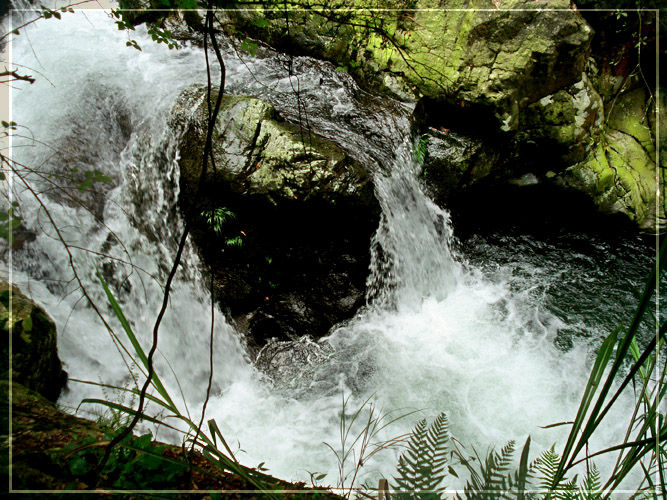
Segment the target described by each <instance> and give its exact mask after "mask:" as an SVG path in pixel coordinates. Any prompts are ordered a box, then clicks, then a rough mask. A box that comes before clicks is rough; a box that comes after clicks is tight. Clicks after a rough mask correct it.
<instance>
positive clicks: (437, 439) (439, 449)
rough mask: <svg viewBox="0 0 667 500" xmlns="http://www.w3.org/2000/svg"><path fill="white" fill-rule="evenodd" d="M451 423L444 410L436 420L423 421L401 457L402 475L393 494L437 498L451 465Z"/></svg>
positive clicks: (399, 472)
mask: <svg viewBox="0 0 667 500" xmlns="http://www.w3.org/2000/svg"><path fill="white" fill-rule="evenodd" d="M448 441H449V424H448V422H447V417H446V416H445V414H444V413H441V414H440V415H438V417H437V418H436V419H435V421H434V422H433V424H431V425H430V426H429V427H427V426H426V419H424V420H422V421H420V422H419V423H418V424H417V426H416V427H415V428H414V430H413V431H412V435H411V436H410V438H409V439H408V443H407V449H406V450H405V451H404V452H403V454H401V456H400V457H399V459H398V466H397V468H396V470H397V472H398V477H394V481H396V483H395V486H394V489H397V490H400V492H398V493H395V494H394V495H393V497H395V498H398V499H417V498H418V499H420V500H425V499H431V498H433V499H437V498H439V495H438V492H439V491H442V490H443V489H444V486H441V483H442V480H443V479H444V477H445V469H446V467H447V445H448Z"/></svg>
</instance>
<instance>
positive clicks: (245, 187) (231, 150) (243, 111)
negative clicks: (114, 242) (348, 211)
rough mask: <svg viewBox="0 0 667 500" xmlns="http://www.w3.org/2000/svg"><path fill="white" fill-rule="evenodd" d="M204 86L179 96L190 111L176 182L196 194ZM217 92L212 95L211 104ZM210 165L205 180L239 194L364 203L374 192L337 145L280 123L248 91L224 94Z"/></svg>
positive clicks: (272, 111)
mask: <svg viewBox="0 0 667 500" xmlns="http://www.w3.org/2000/svg"><path fill="white" fill-rule="evenodd" d="M205 93H206V92H205V88H204V87H194V88H191V89H189V90H187V91H186V92H184V93H183V94H182V96H181V98H180V99H179V102H178V104H177V110H176V117H177V118H176V119H177V120H182V119H183V118H184V117H183V115H182V114H181V111H182V110H187V109H193V108H194V109H195V110H196V111H195V114H194V117H193V119H192V121H190V122H189V123H190V124H189V126H188V129H187V132H186V134H185V136H184V140H183V145H182V147H181V161H180V165H181V187H182V189H184V190H185V195H186V197H189V196H191V195H193V194H194V193H195V192H196V188H197V185H198V183H199V174H200V172H201V165H202V161H201V154H197V153H200V152H201V151H203V145H204V142H205V130H206V126H205V124H206V120H205V117H206V113H207V110H206V104H205V98H204V97H205ZM215 98H216V94H215V93H214V94H213V96H212V100H213V101H214V100H215ZM213 141H214V146H213V155H214V159H215V170H213V168H210V170H209V172H208V175H207V177H206V182H207V183H210V182H224V183H225V184H227V185H228V186H229V187H230V188H231V190H232V191H234V192H235V193H238V194H242V195H244V196H253V197H261V198H264V199H265V200H267V201H269V202H270V203H271V204H273V205H276V204H277V203H278V202H279V201H282V202H285V201H289V200H304V201H309V200H316V199H317V200H321V201H325V202H326V203H331V204H343V203H349V202H352V203H355V204H362V205H364V204H365V205H367V204H369V203H370V202H371V199H372V197H373V188H372V183H371V182H370V179H369V176H368V174H367V173H366V171H365V170H364V169H363V168H362V167H361V166H360V165H359V164H358V163H356V162H355V161H353V160H351V159H350V158H349V157H348V156H346V155H345V154H344V153H343V152H342V151H341V149H340V148H338V147H337V146H336V145H334V144H332V143H331V142H328V141H326V140H324V139H322V138H320V137H319V136H317V135H316V134H313V133H309V132H308V131H307V130H303V129H301V128H299V127H298V126H296V125H292V124H289V123H287V122H283V121H280V120H279V119H278V118H277V117H276V112H275V109H274V108H273V106H271V105H270V104H268V103H266V102H264V101H261V100H259V99H255V98H253V97H248V96H224V97H223V100H222V106H221V109H220V115H219V117H218V120H217V121H216V124H215V132H214V135H213Z"/></svg>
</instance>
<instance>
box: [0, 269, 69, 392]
mask: <svg viewBox="0 0 667 500" xmlns="http://www.w3.org/2000/svg"><path fill="white" fill-rule="evenodd" d="M10 301H11V303H10ZM0 328H2V372H3V376H4V377H5V379H7V378H8V377H7V375H9V373H8V372H9V366H8V364H7V361H8V359H9V355H10V353H9V351H10V343H9V341H10V335H11V359H12V367H11V368H12V369H11V379H12V380H14V381H15V382H18V383H19V384H23V385H25V386H26V387H28V388H29V389H32V390H34V391H36V392H38V393H40V394H41V395H42V396H44V397H45V398H47V399H49V400H51V401H55V400H56V399H58V396H59V395H60V390H61V389H62V388H63V387H64V386H65V383H66V381H67V374H66V373H65V372H64V371H63V369H62V364H61V363H60V359H59V358H58V346H57V343H58V342H57V335H56V325H55V324H54V322H53V320H52V319H51V318H49V316H48V315H47V314H46V312H44V309H42V308H41V307H39V306H38V305H36V304H35V303H34V302H32V301H31V300H30V299H28V298H27V297H26V296H25V295H23V294H22V293H21V291H20V290H19V289H18V288H17V287H12V286H10V285H8V284H7V283H5V282H2V281H0Z"/></svg>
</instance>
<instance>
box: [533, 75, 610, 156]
mask: <svg viewBox="0 0 667 500" xmlns="http://www.w3.org/2000/svg"><path fill="white" fill-rule="evenodd" d="M603 120H604V110H603V105H602V98H601V97H600V96H599V95H598V93H597V92H596V91H595V89H594V88H593V87H592V85H591V83H590V81H589V79H588V77H587V76H586V74H585V73H582V75H581V80H580V81H578V82H577V83H575V84H573V85H570V86H569V87H566V88H564V89H562V90H559V91H558V92H556V93H554V94H551V95H548V96H545V97H543V98H541V99H540V100H538V101H537V102H535V103H533V104H531V105H530V106H528V107H527V108H526V111H525V114H524V128H523V133H524V134H525V135H526V139H527V140H529V141H533V142H539V143H541V144H542V145H544V144H549V145H550V146H551V147H550V148H549V149H550V150H551V151H554V153H555V154H556V155H558V161H559V162H560V163H561V165H563V166H569V165H572V164H574V163H578V162H581V161H583V160H584V159H585V158H586V157H587V156H588V154H589V153H590V151H591V150H592V149H593V146H594V144H595V138H596V136H597V134H598V133H599V131H600V127H601V126H602V123H603Z"/></svg>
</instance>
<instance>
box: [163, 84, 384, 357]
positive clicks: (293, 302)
mask: <svg viewBox="0 0 667 500" xmlns="http://www.w3.org/2000/svg"><path fill="white" fill-rule="evenodd" d="M214 98H215V96H214ZM205 108H206V104H205V90H204V89H203V88H202V87H194V88H191V89H189V90H187V91H186V92H184V93H183V95H182V96H181V97H180V99H179V100H178V103H177V105H176V107H175V109H174V111H173V123H174V126H177V127H183V128H184V135H183V142H182V144H181V150H180V153H181V159H180V166H181V177H180V185H181V194H180V204H181V208H182V210H184V211H185V212H187V211H188V210H190V209H193V210H195V213H196V215H197V216H198V217H199V214H202V213H210V211H211V210H215V209H220V208H224V209H225V210H227V211H228V212H231V213H232V214H233V216H229V217H228V221H227V222H226V223H225V225H224V227H223V228H220V230H218V231H217V232H216V230H214V229H213V228H212V227H211V226H210V224H208V223H207V222H206V220H204V219H205V217H199V218H198V220H197V222H196V224H195V227H194V230H193V233H192V234H193V237H194V239H195V241H196V242H197V244H198V246H199V248H200V249H201V252H202V256H203V258H204V261H205V262H206V264H207V265H208V266H209V267H210V268H211V270H212V272H213V276H214V288H215V290H216V294H217V296H218V298H219V299H220V301H221V303H222V304H223V305H224V306H225V307H226V309H227V311H228V313H229V316H231V317H232V318H233V319H235V320H236V322H237V325H238V326H239V328H240V329H241V330H242V331H246V332H248V334H249V337H250V338H251V339H252V340H254V342H255V343H257V344H259V345H261V344H263V343H264V342H265V340H266V339H268V338H274V337H275V338H279V339H289V338H295V337H299V336H302V335H312V336H321V335H324V334H325V333H326V332H327V331H328V330H329V328H330V327H331V326H333V325H334V324H335V323H337V322H339V321H341V320H343V319H347V318H349V317H351V316H352V315H353V314H354V313H355V312H356V310H357V309H358V308H359V307H360V306H361V305H362V304H363V303H364V302H365V276H366V274H367V272H368V265H369V260H370V256H369V247H370V239H371V236H372V234H373V231H374V230H375V228H376V227H377V221H378V217H379V206H378V204H377V201H376V200H375V197H374V194H373V185H372V182H371V179H370V177H369V176H368V174H367V173H366V172H365V170H364V169H363V168H362V167H361V166H360V165H359V164H357V163H356V162H354V161H353V160H351V159H350V158H349V157H348V156H346V155H345V154H344V153H343V152H342V151H341V150H340V148H338V147H337V146H336V145H334V144H332V143H330V142H328V141H326V140H324V139H322V138H320V137H318V136H316V135H315V134H310V133H308V131H305V130H301V129H299V128H298V127H297V126H295V125H292V124H289V123H286V122H283V121H281V120H280V119H279V117H277V116H276V112H275V110H274V108H273V107H272V106H270V105H269V104H267V103H265V102H263V101H261V100H258V99H254V98H251V97H246V96H224V97H223V101H222V108H221V111H220V115H219V117H218V120H217V122H216V124H215V134H214V138H213V142H214V145H213V156H214V159H215V171H214V170H213V169H210V170H209V173H208V174H207V176H206V178H205V183H204V188H203V189H202V191H201V192H200V195H199V197H195V194H196V192H197V185H198V183H199V173H200V169H201V161H202V160H201V156H202V153H203V150H204V142H205V135H204V134H205V128H206V127H205V120H204V118H205V114H206V109H205ZM209 168H210V167H209ZM195 198H196V199H195ZM231 240H234V241H236V244H235V245H230V244H229V243H230V241H231ZM239 245H240V246H239Z"/></svg>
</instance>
